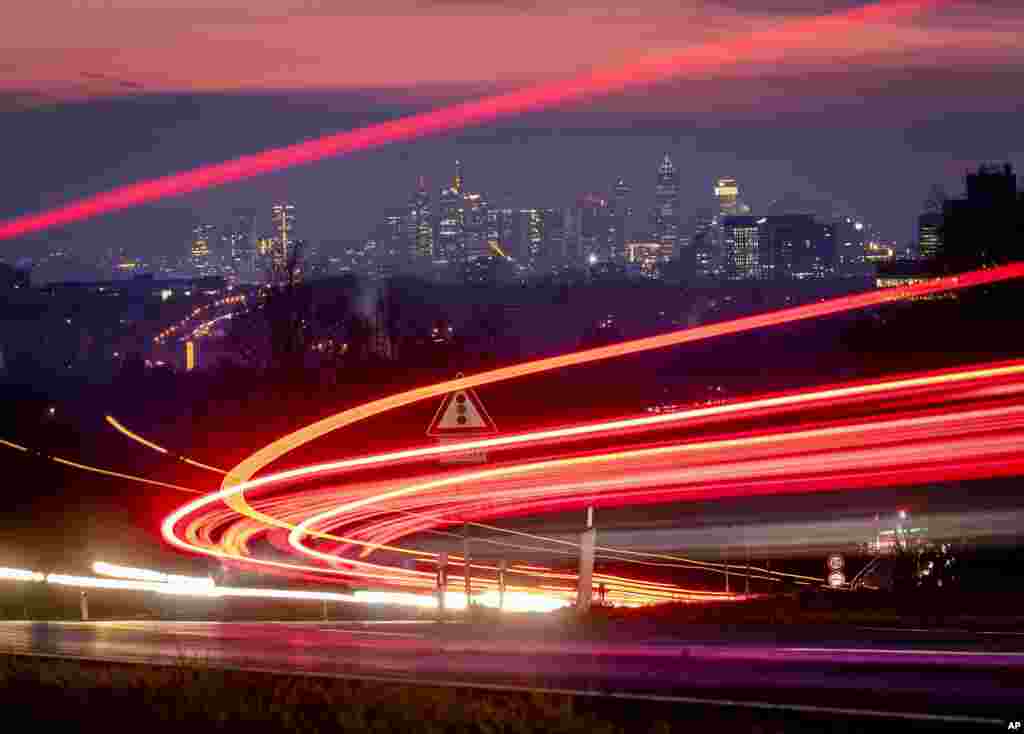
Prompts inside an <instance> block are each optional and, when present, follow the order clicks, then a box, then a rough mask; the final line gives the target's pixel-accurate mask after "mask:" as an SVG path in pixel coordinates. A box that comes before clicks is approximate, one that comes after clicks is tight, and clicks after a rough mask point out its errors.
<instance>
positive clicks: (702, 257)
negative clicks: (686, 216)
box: [691, 209, 721, 278]
mask: <svg viewBox="0 0 1024 734" xmlns="http://www.w3.org/2000/svg"><path fill="white" fill-rule="evenodd" d="M715 223H716V219H715V215H714V212H712V211H711V210H710V209H701V210H699V211H698V212H697V214H696V215H695V216H694V218H693V235H692V240H691V243H692V245H691V246H692V248H693V259H694V274H695V275H696V276H697V277H698V278H712V277H714V276H715V275H717V273H718V271H719V264H720V262H721V258H720V257H719V253H718V250H717V248H716V244H717V243H718V239H717V237H716V236H715V234H716V233H715Z"/></svg>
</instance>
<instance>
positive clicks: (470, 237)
mask: <svg viewBox="0 0 1024 734" xmlns="http://www.w3.org/2000/svg"><path fill="white" fill-rule="evenodd" d="M487 209H488V207H487V199H485V198H484V195H483V194H478V193H471V192H463V195H462V227H463V238H464V245H463V248H462V249H463V252H464V253H465V254H464V257H465V259H466V260H476V259H477V258H480V257H487V256H489V255H492V254H494V253H493V250H491V247H490V240H489V238H488V221H487V220H488V217H487Z"/></svg>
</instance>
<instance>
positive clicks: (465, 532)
mask: <svg viewBox="0 0 1024 734" xmlns="http://www.w3.org/2000/svg"><path fill="white" fill-rule="evenodd" d="M469 564H470V555H469V523H468V522H466V523H463V524H462V578H463V580H464V581H465V586H466V611H467V612H468V611H469V609H470V607H472V606H473V582H472V576H470V570H469Z"/></svg>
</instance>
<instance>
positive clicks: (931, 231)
mask: <svg viewBox="0 0 1024 734" xmlns="http://www.w3.org/2000/svg"><path fill="white" fill-rule="evenodd" d="M941 252H942V212H925V213H924V214H922V215H921V216H919V217H918V218H917V253H918V257H920V258H921V259H922V260H935V259H937V258H938V257H939V254H940V253H941Z"/></svg>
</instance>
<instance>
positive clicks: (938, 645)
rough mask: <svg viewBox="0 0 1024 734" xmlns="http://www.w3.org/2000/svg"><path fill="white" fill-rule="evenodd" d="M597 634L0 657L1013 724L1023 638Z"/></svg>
mask: <svg viewBox="0 0 1024 734" xmlns="http://www.w3.org/2000/svg"><path fill="white" fill-rule="evenodd" d="M600 635H601V637H602V639H600V640H595V639H593V635H592V636H591V639H589V640H587V639H582V638H581V637H580V636H579V635H578V634H577V635H574V634H572V633H570V632H568V631H567V630H566V628H565V627H564V626H562V625H560V624H559V623H558V622H557V621H555V620H520V621H514V622H509V623H501V624H492V625H469V624H462V623H446V624H443V625H442V624H437V623H434V622H280V623H266V622H259V623H237V622H235V623H233V622H158V621H124V622H91V623H81V622H57V623H43V622H0V651H3V652H14V653H22V654H36V655H55V656H61V657H82V658H91V659H103V660H111V661H121V662H133V663H156V664H181V663H182V662H183V661H196V662H201V663H203V664H204V665H211V666H215V667H223V668H232V669H251V670H266V671H279V672H285V673H302V674H316V675H333V676H347V677H369V678H388V679H395V680H404V681H417V682H423V683H430V684H442V685H478V686H479V685H486V686H496V687H502V686H507V687H525V688H537V689H559V690H572V691H580V692H586V693H588V694H596V695H624V696H640V697H678V698H680V699H681V700H687V701H688V700H698V699H699V700H701V701H715V702H730V703H732V704H737V705H748V706H749V705H753V706H769V707H772V708H774V707H778V706H781V707H795V708H801V707H804V708H808V710H811V709H812V708H817V709H819V710H827V709H836V710H837V713H838V710H839V709H844V710H856V711H858V712H861V713H863V714H864V715H879V714H881V713H887V714H890V713H891V714H896V715H899V716H905V717H908V718H924V719H928V718H931V717H941V718H943V719H945V720H947V721H951V722H952V721H955V720H957V719H956V718H955V717H970V719H966V718H965V719H964V721H968V720H973V721H975V722H977V723H981V722H982V720H984V721H986V722H990V723H997V722H999V721H1003V722H1005V721H1009V720H1013V719H1019V718H1021V716H1020V715H1021V714H1024V704H1022V702H1024V633H1013V632H1002V633H997V632H981V633H979V632H962V631H953V630H939V631H926V630H894V629H886V628H863V627H860V628H853V627H847V628H844V627H828V628H809V627H797V626H777V627H742V628H720V627H715V626H698V625H693V626H687V627H686V628H685V631H684V632H681V633H677V634H673V635H672V636H667V635H665V634H663V633H656V632H654V631H646V632H644V631H641V630H639V629H638V628H636V627H631V628H628V629H626V628H616V627H610V628H608V629H606V630H603V631H602V632H601V633H600ZM826 637H827V638H828V639H823V638H826Z"/></svg>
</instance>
